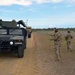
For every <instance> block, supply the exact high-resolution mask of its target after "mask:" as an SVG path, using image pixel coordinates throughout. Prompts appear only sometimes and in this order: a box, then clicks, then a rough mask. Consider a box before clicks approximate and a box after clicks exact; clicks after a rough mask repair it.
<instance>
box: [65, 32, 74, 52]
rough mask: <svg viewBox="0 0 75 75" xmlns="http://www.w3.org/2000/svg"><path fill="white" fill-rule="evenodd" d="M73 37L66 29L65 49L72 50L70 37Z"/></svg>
mask: <svg viewBox="0 0 75 75" xmlns="http://www.w3.org/2000/svg"><path fill="white" fill-rule="evenodd" d="M72 38H73V36H72V35H71V33H70V31H67V35H66V37H65V39H66V44H67V50H70V51H72V49H71V39H72Z"/></svg>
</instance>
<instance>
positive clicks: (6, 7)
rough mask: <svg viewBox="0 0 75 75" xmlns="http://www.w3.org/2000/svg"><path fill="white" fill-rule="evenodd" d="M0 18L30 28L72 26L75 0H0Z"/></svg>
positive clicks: (74, 18)
mask: <svg viewBox="0 0 75 75" xmlns="http://www.w3.org/2000/svg"><path fill="white" fill-rule="evenodd" d="M0 19H2V20H5V21H8V20H9V21H12V20H13V19H15V20H16V21H19V20H23V21H24V22H26V23H27V25H28V26H31V27H32V28H54V27H57V28H74V27H75V0H0Z"/></svg>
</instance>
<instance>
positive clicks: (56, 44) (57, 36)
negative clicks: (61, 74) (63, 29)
mask: <svg viewBox="0 0 75 75" xmlns="http://www.w3.org/2000/svg"><path fill="white" fill-rule="evenodd" d="M53 40H54V50H55V55H56V60H60V57H61V55H60V46H61V35H60V33H59V32H58V30H57V29H55V33H54V35H53Z"/></svg>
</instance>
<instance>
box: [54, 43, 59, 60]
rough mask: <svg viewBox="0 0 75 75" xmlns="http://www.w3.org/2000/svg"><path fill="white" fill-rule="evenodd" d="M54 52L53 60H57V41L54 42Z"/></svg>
mask: <svg viewBox="0 0 75 75" xmlns="http://www.w3.org/2000/svg"><path fill="white" fill-rule="evenodd" d="M54 52H55V60H58V55H57V43H56V42H55V43H54Z"/></svg>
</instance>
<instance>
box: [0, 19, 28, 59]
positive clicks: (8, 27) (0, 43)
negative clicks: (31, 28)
mask: <svg viewBox="0 0 75 75" xmlns="http://www.w3.org/2000/svg"><path fill="white" fill-rule="evenodd" d="M17 24H18V23H17V22H16V21H15V20H12V21H2V20H0V51H15V52H16V53H17V56H18V57H19V58H22V57H23V56H24V49H25V48H26V36H27V30H26V29H24V28H20V27H17Z"/></svg>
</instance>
